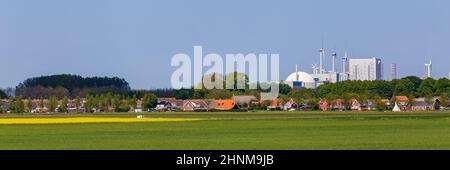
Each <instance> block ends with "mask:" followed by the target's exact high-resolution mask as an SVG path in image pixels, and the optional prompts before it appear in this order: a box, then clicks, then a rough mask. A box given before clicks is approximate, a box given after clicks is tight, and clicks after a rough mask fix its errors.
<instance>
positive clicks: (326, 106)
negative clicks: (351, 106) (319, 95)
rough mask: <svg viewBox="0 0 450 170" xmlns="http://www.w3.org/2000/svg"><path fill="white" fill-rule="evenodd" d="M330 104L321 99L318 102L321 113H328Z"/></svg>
mask: <svg viewBox="0 0 450 170" xmlns="http://www.w3.org/2000/svg"><path fill="white" fill-rule="evenodd" d="M331 108H332V107H331V103H330V102H329V101H328V100H326V99H322V100H320V101H319V109H320V110H322V111H330V110H331Z"/></svg>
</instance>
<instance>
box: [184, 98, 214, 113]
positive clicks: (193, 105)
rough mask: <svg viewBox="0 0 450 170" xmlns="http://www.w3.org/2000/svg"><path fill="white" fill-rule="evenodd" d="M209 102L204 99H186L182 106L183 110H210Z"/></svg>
mask: <svg viewBox="0 0 450 170" xmlns="http://www.w3.org/2000/svg"><path fill="white" fill-rule="evenodd" d="M208 108H209V107H208V104H206V102H205V101H204V100H186V101H184V103H183V106H182V108H181V110H182V111H185V112H186V111H188V112H192V111H208Z"/></svg>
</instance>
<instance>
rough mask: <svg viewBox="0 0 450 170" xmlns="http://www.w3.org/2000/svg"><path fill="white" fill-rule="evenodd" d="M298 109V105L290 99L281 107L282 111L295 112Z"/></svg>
mask: <svg viewBox="0 0 450 170" xmlns="http://www.w3.org/2000/svg"><path fill="white" fill-rule="evenodd" d="M297 109H298V104H297V103H295V101H294V99H293V98H290V99H289V100H288V101H287V102H286V104H284V106H283V110H297Z"/></svg>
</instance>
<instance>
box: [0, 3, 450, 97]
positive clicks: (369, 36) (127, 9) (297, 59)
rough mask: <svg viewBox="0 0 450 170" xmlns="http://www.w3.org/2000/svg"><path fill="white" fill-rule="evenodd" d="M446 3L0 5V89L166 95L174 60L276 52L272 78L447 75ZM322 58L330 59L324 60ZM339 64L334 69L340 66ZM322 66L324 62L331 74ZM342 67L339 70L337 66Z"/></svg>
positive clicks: (449, 32)
mask: <svg viewBox="0 0 450 170" xmlns="http://www.w3.org/2000/svg"><path fill="white" fill-rule="evenodd" d="M449 6H450V1H448V0H396V1H392V0H373V1H369V0H366V1H362V0H339V1H335V0H328V1H325V0H308V1H306V0H304V1H303V0H284V1H275V0H272V1H268V0H267V1H264V0H247V1H243V0H226V1H225V0H223V1H211V0H190V1H186V0H127V1H124V0H95V1H92V0H39V1H33V0H0V61H1V65H0V77H1V80H0V87H3V88H4V87H8V86H15V85H17V84H18V83H19V82H21V81H23V80H24V79H26V78H29V77H33V76H40V75H49V74H61V73H71V74H79V75H82V76H119V77H123V78H125V79H127V80H128V82H130V85H131V86H132V88H140V89H150V88H164V87H170V76H171V74H172V72H173V71H174V70H175V69H176V68H174V67H171V66H170V60H171V57H172V56H173V55H174V54H176V53H188V54H192V53H193V46H194V45H202V46H203V49H204V53H209V52H214V53H219V54H221V55H224V54H226V53H278V54H280V69H281V70H280V77H281V78H284V77H286V76H287V75H288V74H289V72H292V71H294V69H295V67H294V64H295V63H297V64H299V66H300V68H301V69H302V70H305V71H307V72H311V69H310V67H311V64H314V63H318V58H319V57H318V49H319V48H320V46H321V41H322V39H323V40H324V42H325V47H326V48H327V52H328V54H330V53H331V51H333V50H334V49H336V51H337V52H338V54H340V55H341V56H342V54H343V53H344V51H348V53H349V55H350V56H351V57H355V58H360V57H370V56H376V57H379V58H381V59H382V60H383V62H384V63H385V70H386V72H385V77H387V78H388V77H389V65H390V63H397V64H398V69H399V75H400V76H405V75H416V76H422V75H423V70H424V69H425V67H424V63H425V62H426V61H427V60H428V56H431V57H432V60H433V64H434V77H436V78H438V77H444V76H447V75H448V72H450V67H449V64H450V22H449V21H450V10H448V7H449ZM328 58H329V56H328ZM339 63H340V62H339ZM330 65H331V64H330V63H327V66H328V68H329V69H330ZM339 66H340V64H339Z"/></svg>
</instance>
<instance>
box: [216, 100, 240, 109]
mask: <svg viewBox="0 0 450 170" xmlns="http://www.w3.org/2000/svg"><path fill="white" fill-rule="evenodd" d="M212 103H214V104H213V105H214V106H215V107H214V109H215V110H236V109H239V105H237V103H236V102H235V101H234V100H232V99H228V100H214V101H213V102H212Z"/></svg>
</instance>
